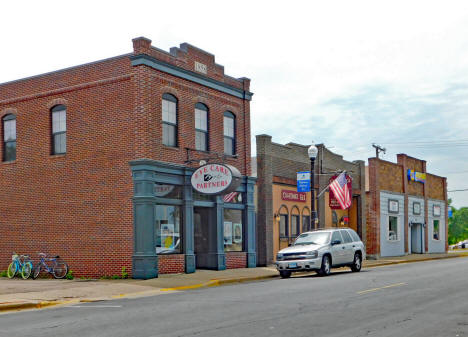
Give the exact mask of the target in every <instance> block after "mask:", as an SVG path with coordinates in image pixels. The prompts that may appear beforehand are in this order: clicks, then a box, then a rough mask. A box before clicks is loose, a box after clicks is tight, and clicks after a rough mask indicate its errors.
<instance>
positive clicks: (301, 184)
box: [297, 171, 310, 192]
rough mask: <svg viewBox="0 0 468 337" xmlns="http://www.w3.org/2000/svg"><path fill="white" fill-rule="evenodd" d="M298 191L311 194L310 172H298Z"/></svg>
mask: <svg viewBox="0 0 468 337" xmlns="http://www.w3.org/2000/svg"><path fill="white" fill-rule="evenodd" d="M297 191H298V192H310V172H309V171H305V172H297Z"/></svg>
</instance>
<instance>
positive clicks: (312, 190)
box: [307, 144, 318, 229]
mask: <svg viewBox="0 0 468 337" xmlns="http://www.w3.org/2000/svg"><path fill="white" fill-rule="evenodd" d="M317 152H318V150H317V147H316V146H315V145H314V144H312V145H311V146H310V147H309V150H307V153H308V154H309V158H310V195H311V198H310V217H311V223H312V229H315V223H316V221H317V220H316V219H317V212H316V211H315V184H314V182H315V179H314V164H315V158H317Z"/></svg>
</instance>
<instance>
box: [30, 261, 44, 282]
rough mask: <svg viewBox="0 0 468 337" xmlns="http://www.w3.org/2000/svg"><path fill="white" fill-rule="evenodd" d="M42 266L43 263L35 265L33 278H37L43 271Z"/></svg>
mask: <svg viewBox="0 0 468 337" xmlns="http://www.w3.org/2000/svg"><path fill="white" fill-rule="evenodd" d="M41 268H42V264H41V263H38V264H36V266H35V267H34V272H33V276H32V278H33V280H35V279H37V277H38V276H39V274H40V273H41Z"/></svg>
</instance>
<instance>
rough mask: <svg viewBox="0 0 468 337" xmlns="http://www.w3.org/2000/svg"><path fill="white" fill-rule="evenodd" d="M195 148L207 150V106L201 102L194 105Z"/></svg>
mask: <svg viewBox="0 0 468 337" xmlns="http://www.w3.org/2000/svg"><path fill="white" fill-rule="evenodd" d="M195 149H196V150H199V151H208V107H207V106H206V105H205V104H202V103H197V104H196V105H195Z"/></svg>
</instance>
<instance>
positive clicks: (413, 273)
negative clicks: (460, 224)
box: [0, 258, 468, 337]
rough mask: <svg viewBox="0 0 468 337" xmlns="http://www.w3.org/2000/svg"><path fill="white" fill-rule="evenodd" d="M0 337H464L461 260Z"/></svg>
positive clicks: (14, 323) (129, 308)
mask: <svg viewBox="0 0 468 337" xmlns="http://www.w3.org/2000/svg"><path fill="white" fill-rule="evenodd" d="M0 336H5V337H6V336H8V337H16V336H18V337H20V336H21V337H25V336H36V337H38V336H47V337H49V336H67V337H72V336H112V337H119V336H133V337H140V336H142V337H143V336H145V337H146V336H166V337H172V336H203V337H207V336H242V337H245V336H347V337H348V336H454V337H462V336H468V258H455V259H447V260H437V261H427V262H418V263H409V264H400V265H393V266H386V267H379V268H372V269H366V270H363V271H361V272H360V273H351V272H348V271H340V272H334V273H333V274H332V275H330V276H329V277H318V276H315V275H313V276H311V275H308V276H298V277H293V278H291V279H285V280H281V279H274V280H269V281H264V282H252V283H244V284H235V285H229V286H222V287H215V288H206V289H198V290H190V291H184V292H178V293H171V294H167V295H160V296H153V297H145V298H139V299H122V300H113V301H105V302H94V303H86V304H80V305H74V306H67V307H56V308H52V309H44V310H38V311H23V312H17V313H8V314H4V315H0Z"/></svg>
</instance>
